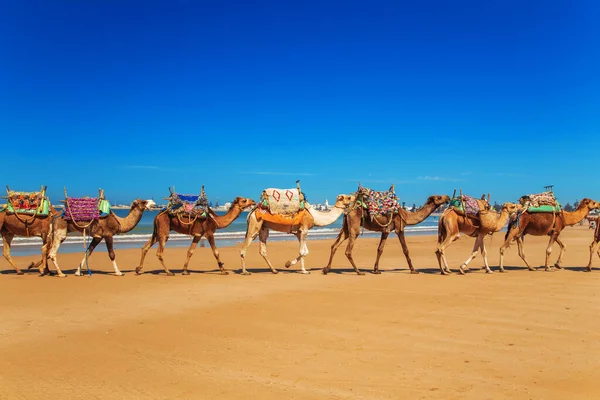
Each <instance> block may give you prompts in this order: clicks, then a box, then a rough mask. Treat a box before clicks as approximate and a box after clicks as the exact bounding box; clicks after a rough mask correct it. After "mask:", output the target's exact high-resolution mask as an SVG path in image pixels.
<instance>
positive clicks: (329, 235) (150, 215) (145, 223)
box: [11, 210, 438, 256]
mask: <svg viewBox="0 0 600 400" xmlns="http://www.w3.org/2000/svg"><path fill="white" fill-rule="evenodd" d="M114 212H115V213H116V214H117V215H118V216H119V217H125V216H127V214H128V213H129V210H114ZM158 212H159V211H146V212H145V213H144V215H143V216H142V219H141V221H140V222H139V223H138V225H137V226H136V227H135V229H133V230H132V231H131V232H128V233H126V234H123V235H119V236H116V237H115V240H114V242H115V245H114V246H115V250H118V249H127V248H138V249H141V248H142V246H143V245H144V244H145V243H146V242H147V241H148V239H150V236H151V235H152V231H153V226H154V218H155V217H156V215H157V214H158ZM218 214H221V215H223V214H225V212H219V213H218ZM247 215H248V214H247V213H242V215H240V217H239V218H237V219H236V220H235V221H233V222H232V223H231V225H229V226H228V227H226V228H223V229H219V230H218V231H217V233H216V234H215V239H216V243H217V246H218V247H227V246H240V245H241V243H242V242H243V240H244V236H245V234H246V217H247ZM342 221H343V217H340V218H339V219H338V220H337V221H336V222H334V223H333V224H331V225H329V226H326V227H319V228H314V229H312V230H311V231H310V233H309V234H308V238H309V240H311V239H312V240H316V239H334V238H335V237H336V236H337V234H338V233H339V230H340V229H341V227H342ZM437 224H438V218H437V217H429V218H427V219H426V220H425V221H423V222H422V223H421V224H419V225H415V226H409V227H407V228H406V234H407V235H431V234H434V233H435V232H437ZM392 235H394V234H392ZM362 236H365V237H379V236H380V234H379V233H377V232H370V231H366V230H365V231H363V233H362ZM279 240H297V239H296V238H295V236H293V235H291V234H285V233H280V232H271V234H270V235H269V241H279ZM41 243H42V242H41V239H39V238H19V237H17V238H15V239H14V240H13V246H12V251H11V254H12V255H15V256H22V255H31V254H40V251H41V250H40V246H41ZM190 243H191V237H190V236H186V235H181V234H176V233H172V234H171V236H170V238H169V241H168V242H167V247H188V246H189V245H190ZM156 246H157V245H154V247H156ZM198 246H199V247H208V242H207V241H206V239H202V240H201V241H200V243H199V244H198ZM96 251H106V247H105V245H104V244H102V243H101V244H100V245H99V246H98V247H97V248H96ZM73 252H78V253H79V252H80V253H82V254H83V252H84V238H83V237H82V235H81V234H79V233H76V232H73V233H70V234H69V237H68V238H67V240H66V241H65V242H64V243H63V244H62V245H61V247H60V253H73Z"/></svg>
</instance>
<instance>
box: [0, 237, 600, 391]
mask: <svg viewBox="0 0 600 400" xmlns="http://www.w3.org/2000/svg"><path fill="white" fill-rule="evenodd" d="M503 235H504V234H503V233H498V234H496V235H494V237H493V239H492V241H491V243H490V238H489V237H487V238H486V239H485V245H486V247H487V249H488V256H489V261H490V265H491V266H492V269H493V270H497V265H498V248H499V246H500V245H501V244H502V243H503ZM309 238H310V235H309ZM561 238H562V241H563V243H564V244H566V245H567V252H566V254H565V256H564V257H563V260H564V267H565V270H561V271H556V272H544V271H543V270H540V271H538V272H530V271H528V270H527V268H526V267H525V265H524V264H523V262H522V261H521V259H520V258H519V257H518V255H517V249H516V246H515V247H514V248H512V249H510V250H509V251H508V252H507V253H505V265H507V267H506V268H507V269H508V271H509V273H508V274H499V273H495V274H491V275H490V274H485V273H484V271H483V270H481V271H474V272H473V271H472V272H470V273H467V274H466V275H464V276H460V275H457V274H455V275H451V276H441V275H440V273H439V269H438V266H437V261H436V257H435V254H434V251H435V249H436V239H437V238H436V236H434V235H430V236H409V237H407V241H408V244H409V246H410V249H411V257H412V261H413V263H414V266H415V268H417V269H418V270H419V271H421V272H425V273H421V274H420V275H411V274H410V270H409V268H408V266H407V264H406V260H405V259H404V255H403V253H402V249H401V247H400V246H397V245H389V246H387V248H386V252H385V253H384V254H383V255H382V257H381V260H380V269H381V271H382V272H383V274H381V275H374V274H367V275H366V276H357V275H356V274H355V273H354V269H353V268H352V267H351V266H350V264H349V262H348V260H347V259H346V257H345V256H344V254H338V256H337V257H336V258H335V259H334V260H333V265H332V270H331V273H330V274H329V275H322V274H321V273H320V270H321V269H322V267H323V266H325V265H326V263H327V259H328V255H329V251H330V246H331V244H332V243H333V239H331V240H319V241H312V242H311V243H310V248H311V252H310V255H309V256H308V257H307V259H306V266H307V269H309V270H312V272H313V273H312V274H310V275H303V274H300V273H298V271H299V269H298V268H296V269H292V270H291V271H290V270H285V269H282V270H281V272H282V273H280V274H278V275H273V274H272V273H271V272H270V271H269V270H268V269H266V268H264V267H263V265H264V261H263V260H262V258H261V257H260V255H259V254H258V251H250V252H248V253H247V255H246V262H247V266H248V269H249V270H250V271H252V272H255V273H254V274H253V275H252V276H242V275H239V274H237V273H236V274H230V275H228V276H222V275H220V273H219V270H218V269H216V268H215V266H214V257H213V254H212V251H211V249H210V247H200V248H198V250H197V251H196V257H195V258H194V259H193V260H192V262H191V263H190V266H189V269H190V272H191V276H182V275H181V274H178V275H177V276H175V277H168V276H166V275H165V273H164V270H163V268H162V266H161V265H160V263H159V261H158V260H157V259H156V258H155V257H150V258H149V259H148V262H147V265H146V268H145V271H147V272H146V273H145V274H143V275H141V276H136V275H135V273H134V272H133V270H134V269H135V267H136V266H137V263H138V260H139V256H140V250H123V249H121V250H118V251H119V261H120V266H121V270H122V271H123V272H125V273H126V276H125V277H122V278H119V277H115V276H112V275H110V274H109V273H110V272H112V270H113V268H112V264H111V262H110V260H109V259H108V258H107V257H98V256H96V257H94V258H92V259H91V260H90V265H91V267H92V268H93V269H94V270H96V271H104V272H106V273H107V274H100V273H96V274H94V276H93V277H91V278H89V277H75V276H73V275H72V272H73V271H74V270H75V269H76V267H77V266H78V264H79V261H80V258H81V254H62V255H61V260H62V264H63V265H64V267H63V271H64V272H66V273H67V274H68V275H69V277H68V278H67V279H59V278H56V277H43V278H39V277H37V271H35V272H34V271H30V273H28V274H27V273H26V275H25V276H17V275H15V274H14V271H13V272H12V273H11V268H10V266H9V265H8V263H6V262H3V263H2V264H0V268H1V269H2V270H3V274H2V275H0V307H1V310H2V311H1V315H2V323H1V324H0V339H1V340H0V398H1V399H19V400H23V399H40V398H43V399H61V400H62V399H82V398H85V399H96V398H98V399H103V400H105V399H209V398H213V399H245V400H247V399H278V400H281V399H291V398H293V399H403V398H410V399H430V398H431V399H478V400H480V399H598V398H600V385H599V384H598V382H600V318H599V317H598V316H599V315H600V272H599V271H598V270H597V269H596V270H594V272H592V273H585V272H583V270H584V269H585V266H586V265H587V262H588V257H589V245H590V243H591V241H592V231H591V230H589V229H588V228H587V226H585V227H583V226H576V227H572V228H566V229H565V230H564V231H563V233H562V236H561ZM525 240H526V245H527V249H528V252H529V253H528V254H530V256H531V261H532V262H533V264H534V265H542V264H543V263H544V255H545V253H544V249H545V246H546V244H547V241H548V240H547V238H546V237H529V236H528V237H527V238H526V239H525ZM377 244H378V239H365V238H362V237H361V238H359V239H358V240H357V241H356V245H355V247H354V252H353V256H354V260H355V262H356V263H357V264H358V265H359V267H361V268H363V269H370V268H371V266H372V265H373V263H374V261H375V256H376V248H377ZM472 245H473V240H472V239H470V238H461V239H460V240H458V241H457V242H456V243H455V245H453V246H452V247H450V248H449V249H448V250H447V252H446V257H447V260H448V262H449V264H450V266H451V267H458V266H459V265H460V264H461V263H462V262H463V261H464V255H465V254H466V253H468V252H470V251H471V248H472ZM297 246H298V245H297V243H296V242H295V241H288V242H274V243H272V244H271V245H270V248H269V257H270V259H271V261H272V262H273V264H274V265H277V266H283V264H284V263H285V261H287V258H288V256H289V254H290V253H291V252H294V251H296V250H297ZM239 250H240V246H236V247H229V248H220V252H221V258H222V260H223V261H224V262H225V268H226V269H229V270H231V269H234V270H235V271H236V272H238V266H239ZM154 251H155V250H151V252H152V253H153V252H154ZM165 253H166V255H167V256H168V258H167V259H168V260H169V264H170V266H172V267H173V269H174V272H176V271H179V272H180V269H179V266H181V265H183V263H184V261H185V259H186V249H185V248H167V249H166V250H165ZM37 259H39V256H31V257H14V260H15V261H16V262H17V263H18V264H19V265H20V266H26V265H27V264H29V262H30V261H36V260H37ZM596 264H597V265H598V264H600V261H597V262H596ZM481 265H482V259H481V258H476V259H475V260H474V261H473V262H472V263H471V264H470V267H472V268H473V267H479V266H481ZM194 272H196V273H194ZM257 272H258V273H257Z"/></svg>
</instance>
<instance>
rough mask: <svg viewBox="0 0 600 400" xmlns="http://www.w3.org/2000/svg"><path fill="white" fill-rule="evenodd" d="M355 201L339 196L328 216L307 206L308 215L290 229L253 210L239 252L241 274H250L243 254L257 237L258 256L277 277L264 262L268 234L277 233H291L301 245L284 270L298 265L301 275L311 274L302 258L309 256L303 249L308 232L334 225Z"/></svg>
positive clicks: (304, 215)
mask: <svg viewBox="0 0 600 400" xmlns="http://www.w3.org/2000/svg"><path fill="white" fill-rule="evenodd" d="M353 201H354V196H349V195H345V194H340V195H339V196H337V198H336V199H335V205H334V207H333V209H332V210H330V211H328V212H321V211H317V210H315V209H314V208H312V207H311V206H310V204H308V203H306V209H307V211H308V212H305V213H304V214H302V217H301V219H300V220H299V221H293V220H290V221H291V222H292V223H293V225H286V224H283V223H275V222H271V221H267V220H264V219H261V218H260V216H259V215H257V212H256V210H253V212H251V213H250V214H249V215H248V219H247V229H246V238H245V240H244V243H243V244H242V250H241V251H240V257H241V259H242V274H243V275H250V272H248V271H247V270H246V251H247V250H248V247H249V246H250V244H251V243H252V241H253V240H254V239H256V237H257V236H259V241H260V242H259V253H260V255H261V256H262V257H263V258H264V259H265V261H266V262H267V265H268V266H269V268H270V269H271V272H273V273H274V274H276V273H278V272H279V271H277V270H276V269H275V268H274V267H273V265H272V264H271V262H270V261H269V259H268V258H267V239H268V238H269V230H274V231H277V232H285V233H293V234H294V235H295V236H296V238H298V242H299V244H300V248H299V252H298V257H296V258H294V259H293V260H290V261H287V262H286V263H285V267H286V268H289V267H291V266H293V265H295V264H296V263H297V262H298V261H300V266H301V268H302V270H301V272H302V273H303V274H310V272H309V271H307V270H306V268H305V266H304V258H305V257H306V256H307V255H308V247H307V246H306V239H307V236H308V231H309V230H310V229H312V228H313V227H315V226H327V225H331V224H333V223H334V222H335V221H337V220H338V218H339V217H340V216H341V215H342V214H343V213H344V211H345V210H346V208H347V207H348V206H349V205H350V203H352V202H353Z"/></svg>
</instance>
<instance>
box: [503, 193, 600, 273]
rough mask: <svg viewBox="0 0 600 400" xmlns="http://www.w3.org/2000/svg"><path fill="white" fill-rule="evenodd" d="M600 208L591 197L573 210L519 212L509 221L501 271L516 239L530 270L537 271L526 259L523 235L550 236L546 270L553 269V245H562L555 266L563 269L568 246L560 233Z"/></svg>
mask: <svg viewBox="0 0 600 400" xmlns="http://www.w3.org/2000/svg"><path fill="white" fill-rule="evenodd" d="M597 208H600V203H598V202H597V201H594V200H591V199H587V198H586V199H583V200H581V203H579V207H577V209H576V210H575V211H573V212H568V211H561V212H560V213H549V212H544V213H529V212H524V213H521V214H517V216H516V217H513V218H511V219H510V221H509V223H508V231H507V232H506V236H505V240H504V244H502V246H500V272H505V271H504V252H505V251H506V249H507V248H508V247H509V246H510V245H511V243H512V242H513V241H514V240H516V241H517V248H518V251H519V256H520V257H521V258H522V259H523V261H524V262H525V265H527V268H528V269H529V270H530V271H536V269H535V268H533V267H532V266H531V265H530V264H529V263H528V262H527V259H525V252H524V249H523V236H524V235H534V236H546V235H547V236H550V240H549V241H548V247H547V248H546V261H545V262H544V266H545V270H546V271H551V270H552V268H550V266H549V262H548V261H549V259H550V253H552V245H553V244H554V242H556V243H558V245H559V246H560V253H558V259H557V260H556V263H555V264H554V266H555V267H556V268H557V269H561V268H562V267H561V266H560V263H561V260H562V255H563V253H564V252H565V249H566V246H565V245H564V243H563V242H561V240H560V238H559V235H560V233H561V232H562V230H563V229H564V228H565V227H566V226H571V225H575V224H577V223H578V222H580V221H581V220H583V219H584V218H585V217H586V216H587V215H588V213H589V212H590V211H591V210H594V209H597Z"/></svg>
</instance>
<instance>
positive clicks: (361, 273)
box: [356, 272, 365, 275]
mask: <svg viewBox="0 0 600 400" xmlns="http://www.w3.org/2000/svg"><path fill="white" fill-rule="evenodd" d="M356 274H357V275H364V274H365V273H364V272H357V273H356Z"/></svg>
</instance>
